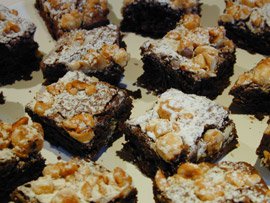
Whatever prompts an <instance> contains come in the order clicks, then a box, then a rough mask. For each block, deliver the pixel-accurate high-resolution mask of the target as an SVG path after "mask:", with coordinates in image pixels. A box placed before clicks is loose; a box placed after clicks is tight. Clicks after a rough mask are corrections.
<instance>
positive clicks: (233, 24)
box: [219, 0, 270, 55]
mask: <svg viewBox="0 0 270 203" xmlns="http://www.w3.org/2000/svg"><path fill="white" fill-rule="evenodd" d="M225 3H226V8H225V10H224V13H223V15H221V16H220V18H219V24H220V25H223V26H224V27H225V28H226V34H227V36H228V37H229V38H230V39H232V40H233V41H234V42H235V44H236V45H237V46H238V47H240V48H243V49H246V50H248V51H251V52H258V53H261V54H266V55H269V54H270V48H269V47H270V15H269V9H270V1H269V0H225Z"/></svg>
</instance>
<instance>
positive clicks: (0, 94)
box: [0, 92, 6, 104]
mask: <svg viewBox="0 0 270 203" xmlns="http://www.w3.org/2000/svg"><path fill="white" fill-rule="evenodd" d="M5 102H6V100H5V97H4V95H3V92H0V104H4V103H5Z"/></svg>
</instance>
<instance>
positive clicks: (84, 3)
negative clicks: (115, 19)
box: [35, 0, 109, 40]
mask: <svg viewBox="0 0 270 203" xmlns="http://www.w3.org/2000/svg"><path fill="white" fill-rule="evenodd" d="M35 7H36V9H37V10H38V11H39V14H40V16H41V17H42V18H43V20H44V21H45V23H46V26H47V28H48V30H49V32H50V34H51V36H52V37H53V38H54V39H55V40H57V39H58V38H59V37H61V36H62V35H63V34H64V33H66V32H70V31H71V30H76V29H79V28H82V29H87V30H90V29H92V28H95V27H99V26H103V25H106V24H108V23H109V20H108V19H107V15H108V14H109V9H108V3H107V0H65V1H63V0H36V4H35Z"/></svg>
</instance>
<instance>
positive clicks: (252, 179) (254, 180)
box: [245, 174, 261, 186]
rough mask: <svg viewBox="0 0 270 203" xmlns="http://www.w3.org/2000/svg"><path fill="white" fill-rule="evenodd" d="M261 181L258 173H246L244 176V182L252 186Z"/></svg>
mask: <svg viewBox="0 0 270 203" xmlns="http://www.w3.org/2000/svg"><path fill="white" fill-rule="evenodd" d="M260 181H261V177H260V176H259V175H258V174H252V175H248V176H247V178H246V181H245V182H246V184H247V185H249V186H254V185H256V184H258V183H259V182H260Z"/></svg>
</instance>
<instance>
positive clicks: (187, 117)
mask: <svg viewBox="0 0 270 203" xmlns="http://www.w3.org/2000/svg"><path fill="white" fill-rule="evenodd" d="M124 133H125V138H126V141H127V143H126V144H125V145H124V148H123V150H122V151H123V152H124V153H125V154H127V156H126V159H127V160H131V161H132V162H134V163H135V164H136V165H137V166H138V167H139V169H140V170H141V171H142V172H143V173H144V174H146V175H147V176H149V177H154V175H155V173H156V171H157V169H158V168H160V169H162V170H164V171H166V172H167V173H168V174H172V173H174V172H175V171H176V170H177V168H178V165H179V164H180V163H182V162H194V163H198V162H203V161H208V162H215V161H217V160H218V159H219V158H221V157H223V156H224V155H226V154H227V153H229V152H230V151H231V150H233V149H234V148H236V147H237V144H238V141H237V134H236V129H235V125H234V123H233V121H232V120H231V119H230V118H229V112H228V111H227V110H226V109H224V107H221V106H219V105H217V104H216V103H214V102H213V101H211V100H209V99H207V98H205V97H200V96H197V95H192V94H190V95H188V94H184V93H183V92H181V91H179V90H176V89H169V90H168V91H166V92H165V93H163V94H161V95H160V97H159V98H158V100H157V102H156V103H155V104H154V106H153V107H152V108H151V109H150V110H149V111H147V112H146V113H145V114H144V115H141V116H139V117H137V118H133V119H129V120H128V121H127V122H125V126H124ZM124 158H125V157H124Z"/></svg>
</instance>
